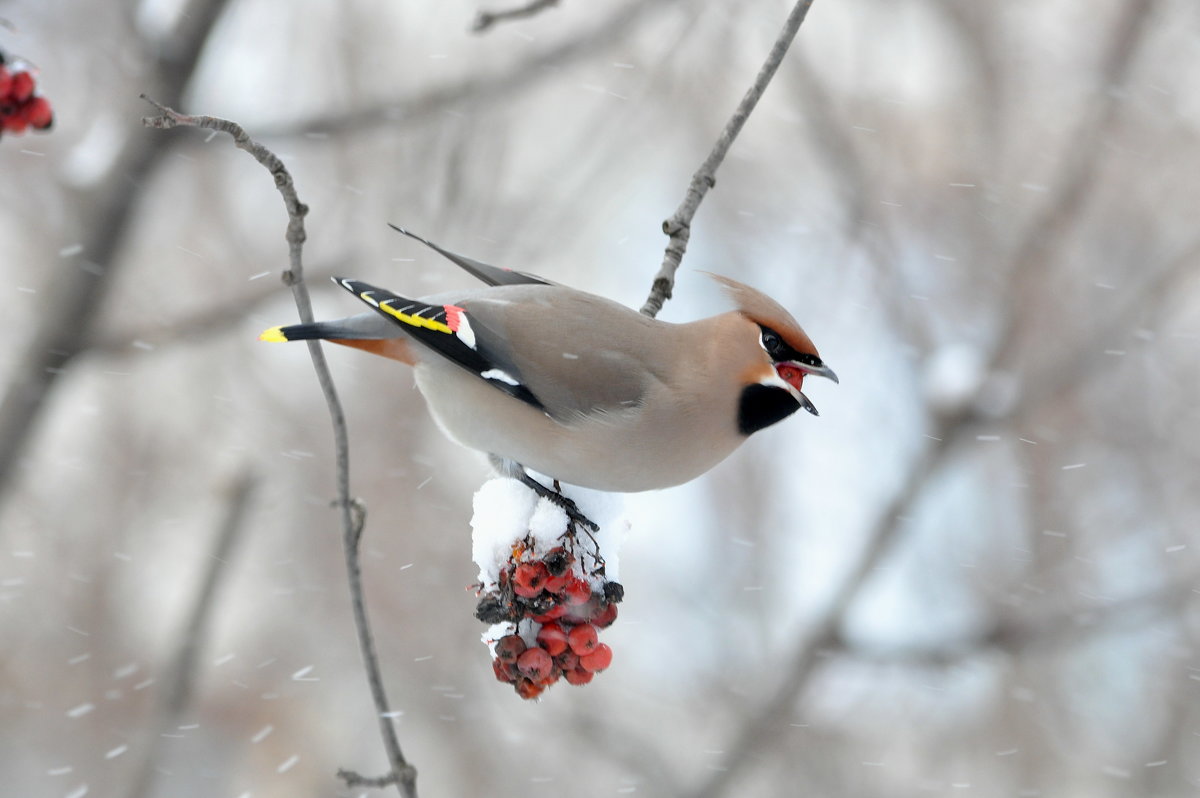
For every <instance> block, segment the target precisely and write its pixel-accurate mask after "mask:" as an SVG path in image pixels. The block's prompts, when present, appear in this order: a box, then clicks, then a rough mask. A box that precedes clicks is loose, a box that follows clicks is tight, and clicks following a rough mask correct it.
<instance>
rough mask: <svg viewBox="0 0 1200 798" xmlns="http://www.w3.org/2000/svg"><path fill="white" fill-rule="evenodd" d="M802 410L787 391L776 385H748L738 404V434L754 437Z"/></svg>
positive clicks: (743, 390)
mask: <svg viewBox="0 0 1200 798" xmlns="http://www.w3.org/2000/svg"><path fill="white" fill-rule="evenodd" d="M799 409H800V403H799V402H797V401H796V398H795V397H794V396H792V395H791V394H790V393H788V392H787V390H786V389H784V388H780V387H778V386H774V385H759V384H757V383H756V384H754V385H747V386H746V387H745V388H743V389H742V399H741V401H740V402H739V403H738V432H740V433H742V434H743V435H752V434H754V433H755V432H758V431H759V430H760V429H765V428H767V427H769V426H771V425H772V424H774V423H775V422H777V421H782V420H783V419H785V418H787V417H788V416H790V415H791V414H792V413H795V412H796V411H797V410H799Z"/></svg>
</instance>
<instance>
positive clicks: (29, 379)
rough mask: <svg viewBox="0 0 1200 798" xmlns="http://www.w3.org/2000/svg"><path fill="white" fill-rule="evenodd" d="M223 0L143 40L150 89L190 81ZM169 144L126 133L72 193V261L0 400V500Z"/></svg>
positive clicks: (199, 2)
mask: <svg viewBox="0 0 1200 798" xmlns="http://www.w3.org/2000/svg"><path fill="white" fill-rule="evenodd" d="M227 4H228V0H194V1H193V2H191V3H189V4H188V5H187V6H186V7H185V8H184V9H182V10H181V13H180V19H181V20H182V22H181V24H180V28H179V30H177V31H176V33H175V35H173V36H172V37H171V38H170V39H169V41H166V42H157V43H153V44H151V43H147V49H149V48H150V47H151V46H154V47H155V48H156V51H157V53H158V55H157V58H155V59H153V61H152V63H151V65H150V66H149V67H148V71H149V72H150V73H151V74H152V75H153V78H154V80H155V81H156V83H157V85H156V88H155V91H157V92H158V93H159V95H160V96H162V97H166V98H167V100H168V101H169V102H177V101H178V99H179V98H180V97H181V96H182V95H183V90H184V88H185V87H186V86H187V84H188V81H189V80H191V77H192V73H193V71H195V68H196V64H197V62H198V61H199V59H200V53H201V51H202V49H203V47H204V44H205V42H206V41H207V40H208V36H209V33H210V32H211V31H212V29H213V26H214V25H215V24H216V21H217V19H218V18H219V17H220V16H221V13H222V12H223V11H224V9H225V6H226V5H227ZM168 149H169V144H168V142H166V140H165V139H162V138H161V137H154V138H152V139H151V140H149V141H145V140H143V139H142V138H140V137H138V136H129V137H128V138H127V139H126V140H125V142H124V145H123V146H122V148H121V151H120V152H119V153H118V155H117V157H116V158H115V159H114V161H113V167H112V168H111V169H110V170H109V171H108V175H107V177H106V178H105V179H104V180H103V181H101V182H100V183H99V184H98V185H97V186H95V187H94V188H92V189H90V190H86V191H80V192H79V193H78V195H77V196H75V197H74V198H73V202H71V204H72V205H74V204H78V205H79V206H81V207H85V208H91V209H93V210H92V214H91V216H90V218H89V219H88V220H87V221H88V224H87V227H86V230H85V232H84V234H83V237H82V242H83V250H82V252H81V254H80V256H79V257H80V258H81V260H79V261H77V262H76V261H70V262H68V261H60V262H59V263H56V264H55V270H54V275H53V276H52V277H51V278H50V286H49V287H48V288H47V289H45V290H44V291H42V292H41V294H42V295H43V296H44V297H45V299H44V304H43V308H44V310H43V313H42V316H41V322H40V323H39V325H38V327H37V329H36V330H34V332H33V335H32V336H31V337H30V339H29V343H28V344H27V345H26V347H25V349H24V351H23V352H22V353H21V354H19V355H17V356H16V357H15V360H16V363H17V365H16V367H15V368H14V369H13V379H12V382H11V384H10V385H9V387H8V390H7V391H6V392H5V394H4V398H3V400H0V500H3V497H4V496H5V495H6V494H7V491H8V488H9V487H10V484H11V482H12V479H13V477H14V474H15V470H16V468H15V467H16V465H17V464H18V462H19V461H20V458H21V456H22V454H23V453H24V450H25V446H26V445H27V443H28V440H29V436H30V435H31V434H32V433H33V431H34V430H35V429H37V426H38V425H37V421H38V419H39V417H40V416H41V412H42V410H43V409H44V408H46V407H48V406H49V403H48V402H47V399H48V397H49V395H50V393H51V391H52V390H53V389H54V386H55V385H57V384H58V377H59V376H60V375H61V374H62V373H63V372H64V371H66V370H67V368H68V366H69V365H70V364H71V362H72V361H73V359H74V357H75V355H76V354H78V353H79V351H80V348H81V347H82V345H83V342H84V341H85V340H86V338H87V336H88V335H89V333H90V329H91V325H92V322H93V320H94V319H95V317H96V313H97V311H98V310H99V309H100V307H101V305H102V304H103V302H104V297H105V295H106V294H107V292H108V287H109V286H110V285H111V284H112V282H113V276H114V275H115V274H116V273H117V272H118V271H119V270H120V265H121V262H120V259H119V257H118V255H119V254H120V252H121V249H122V247H123V246H124V244H125V237H126V235H127V234H128V232H129V228H130V225H131V222H132V219H133V213H134V209H135V208H136V206H137V202H138V198H139V197H140V191H139V190H138V189H137V187H139V186H144V185H147V184H149V183H150V182H151V181H150V180H149V176H150V174H151V173H152V172H153V171H154V169H155V168H156V167H157V166H158V164H159V162H160V161H161V160H162V158H163V156H164V155H166V153H167V151H168Z"/></svg>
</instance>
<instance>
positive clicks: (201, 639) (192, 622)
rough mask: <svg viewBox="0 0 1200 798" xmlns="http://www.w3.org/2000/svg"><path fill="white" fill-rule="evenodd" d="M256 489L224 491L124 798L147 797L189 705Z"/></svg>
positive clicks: (248, 479) (252, 482) (245, 481)
mask: <svg viewBox="0 0 1200 798" xmlns="http://www.w3.org/2000/svg"><path fill="white" fill-rule="evenodd" d="M257 486H258V479H257V478H256V477H255V476H254V475H253V474H251V473H249V472H245V473H243V474H242V475H241V476H239V477H238V478H237V480H236V481H235V482H234V484H233V488H232V490H231V491H230V495H229V503H228V504H227V505H226V507H225V518H224V519H223V520H222V521H221V527H220V529H219V530H218V531H217V536H216V539H215V540H214V541H213V548H212V552H211V553H210V554H209V555H208V567H207V568H206V569H205V571H204V577H203V578H202V579H201V580H200V586H199V590H198V591H197V592H196V597H195V600H194V601H193V602H192V608H191V611H190V612H188V621H187V625H186V626H185V627H184V628H183V630H182V631H181V632H180V635H179V644H178V646H177V647H176V651H175V658H174V662H173V663H172V664H171V667H170V669H169V671H168V673H167V678H166V685H165V687H164V688H163V699H162V702H161V703H160V704H159V707H158V711H157V719H156V721H155V722H154V724H153V726H152V728H151V730H150V733H149V735H148V738H149V745H148V747H147V749H146V751H145V754H144V756H143V759H142V764H141V767H140V768H139V769H138V773H137V775H136V776H135V778H134V783H133V786H132V787H131V788H130V790H129V792H128V793H127V795H128V796H129V798H141V796H143V795H149V794H150V793H151V788H152V787H153V786H154V779H155V776H156V774H157V769H156V765H157V764H158V762H159V759H160V756H161V751H162V741H163V739H164V735H166V734H168V733H170V732H173V731H175V730H176V729H177V727H178V726H179V718H180V716H181V715H182V714H183V711H184V710H185V709H187V706H188V704H189V703H190V702H191V698H192V691H193V688H194V685H195V682H196V663H197V662H198V661H199V659H200V653H201V651H203V649H204V643H205V635H206V632H207V629H208V620H209V618H210V617H211V616H212V610H213V607H214V606H215V605H216V595H217V590H218V588H219V587H220V583H221V577H222V576H224V574H225V572H226V570H227V567H228V565H229V561H230V554H231V553H232V551H233V547H234V544H235V543H237V539H238V537H239V536H240V533H241V531H242V530H243V529H244V528H245V525H244V523H243V522H244V521H245V518H246V510H247V508H248V507H249V506H250V500H251V498H252V497H253V495H254V490H255V488H256V487H257Z"/></svg>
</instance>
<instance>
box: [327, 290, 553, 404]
mask: <svg viewBox="0 0 1200 798" xmlns="http://www.w3.org/2000/svg"><path fill="white" fill-rule="evenodd" d="M333 281H334V282H335V283H337V284H338V285H340V286H341V287H342V288H345V289H346V290H347V291H349V292H350V293H352V294H354V295H355V296H356V297H358V298H359V299H361V300H362V301H363V302H366V303H367V304H368V305H370V306H371V307H373V308H374V309H375V310H376V311H377V312H378V313H380V314H381V315H382V316H384V317H385V318H387V319H388V320H390V321H392V322H394V323H395V324H396V325H397V326H398V327H400V328H401V329H402V330H404V332H406V333H407V334H408V335H409V336H411V337H412V338H413V339H415V340H416V341H419V342H420V343H421V344H424V345H425V346H427V347H429V348H430V349H432V350H434V351H435V352H437V353H438V354H439V355H441V356H442V357H444V358H446V359H447V360H449V361H451V362H452V363H454V364H455V365H458V366H461V367H462V368H464V369H466V370H467V371H470V372H471V373H472V374H474V375H475V376H477V377H479V378H480V379H483V380H485V381H486V382H487V383H488V384H489V385H491V386H493V387H495V388H498V389H499V390H501V391H503V392H504V393H506V394H508V395H509V396H512V397H513V398H515V399H520V400H521V401H522V402H525V403H527V404H530V405H533V406H534V407H536V408H537V409H539V410H542V411H543V412H544V411H545V410H546V408H545V406H543V405H542V402H541V400H539V399H538V398H537V396H535V395H534V394H533V392H532V391H530V390H529V388H527V387H526V386H525V385H523V384H522V383H521V382H520V380H519V376H520V375H518V374H512V373H511V372H512V371H513V368H512V367H511V366H510V365H508V364H501V363H497V362H495V361H494V360H492V359H489V358H488V357H487V354H486V352H480V351H479V350H477V349H476V348H475V347H474V346H472V345H470V344H468V343H467V342H466V341H464V340H463V339H462V338H461V337H460V336H459V335H458V334H457V333H456V332H455V331H454V330H453V329H451V325H450V319H449V318H448V317H447V316H448V310H447V307H448V306H446V305H431V304H429V303H428V302H422V301H421V300H419V299H409V298H408V297H402V296H400V295H398V294H393V293H392V292H391V291H388V290H386V289H383V288H377V287H376V286H373V285H371V284H370V283H364V282H362V281H361V280H350V279H347V278H343V277H334V278H333ZM450 310H455V311H458V312H459V313H461V314H465V311H463V310H462V309H461V308H455V307H452V306H451V307H450ZM468 323H469V322H468ZM489 372H496V373H495V374H492V375H489ZM500 374H503V375H504V376H507V377H510V378H511V379H512V380H513V381H512V382H509V381H508V380H506V379H503V378H501V377H500Z"/></svg>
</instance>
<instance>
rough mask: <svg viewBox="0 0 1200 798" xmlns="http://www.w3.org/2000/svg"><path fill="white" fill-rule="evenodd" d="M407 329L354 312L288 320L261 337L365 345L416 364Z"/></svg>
mask: <svg viewBox="0 0 1200 798" xmlns="http://www.w3.org/2000/svg"><path fill="white" fill-rule="evenodd" d="M403 335H404V332H403V331H402V330H401V329H400V328H399V327H397V326H396V325H394V324H391V323H389V322H388V321H387V320H386V319H383V318H381V317H379V316H378V315H377V314H375V313H365V314H362V315H361V316H351V317H350V318H348V319H341V320H339V321H318V322H314V323H312V324H289V325H287V326H280V327H272V328H270V329H269V330H264V331H263V332H262V334H261V335H259V336H258V340H260V341H269V342H271V343H279V342H283V341H329V342H330V343H334V344H341V345H342V346H350V347H353V348H355V349H362V350H363V351H365V352H370V353H371V354H373V355H379V356H381V357H387V358H391V359H392V360H399V361H400V362H401V363H407V364H408V365H410V366H412V365H415V364H416V362H417V361H416V358H415V357H414V356H413V352H412V348H411V347H410V346H409V345H408V341H406V340H405V339H404V338H403Z"/></svg>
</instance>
